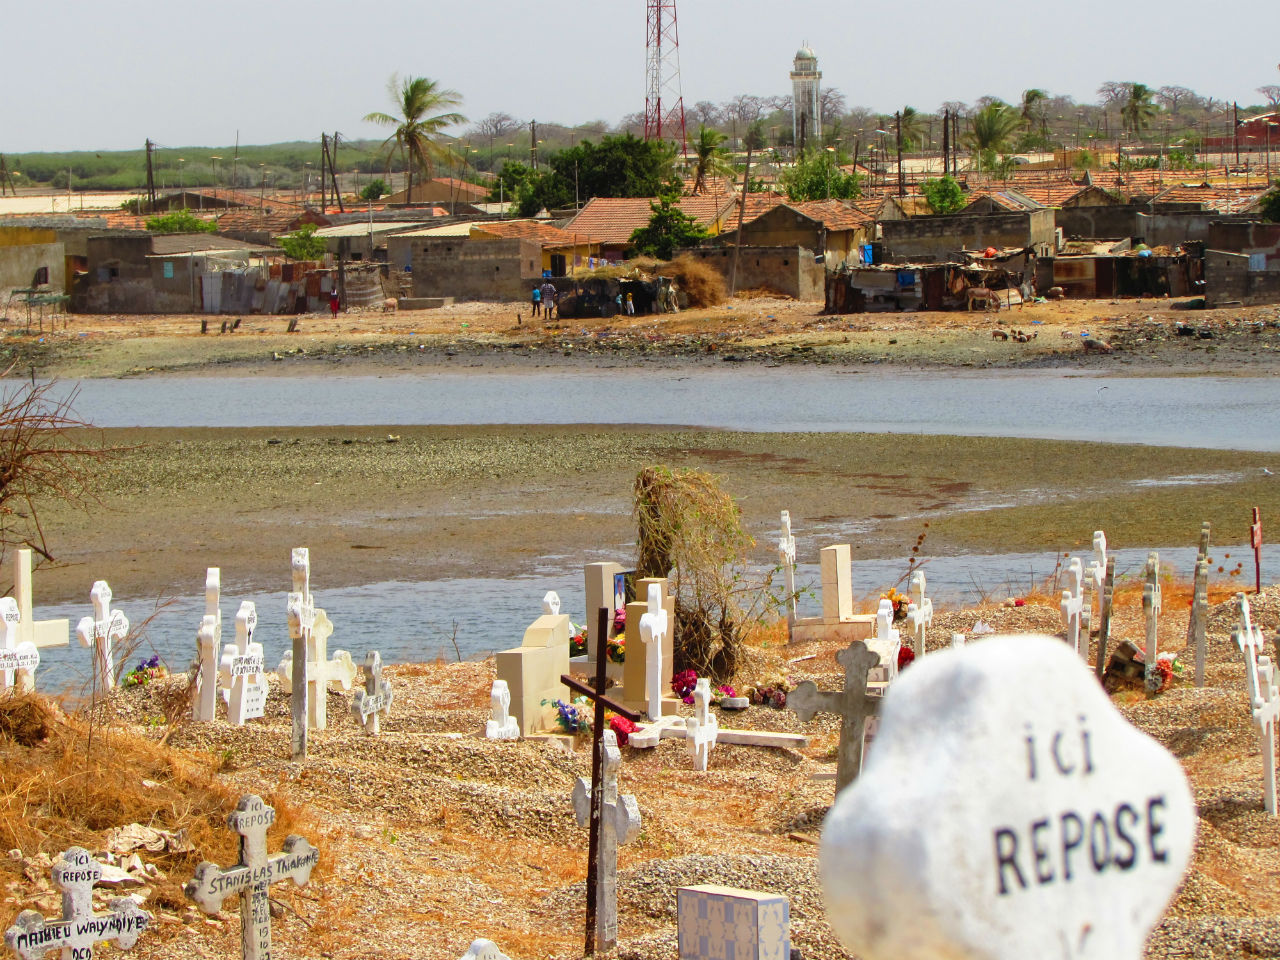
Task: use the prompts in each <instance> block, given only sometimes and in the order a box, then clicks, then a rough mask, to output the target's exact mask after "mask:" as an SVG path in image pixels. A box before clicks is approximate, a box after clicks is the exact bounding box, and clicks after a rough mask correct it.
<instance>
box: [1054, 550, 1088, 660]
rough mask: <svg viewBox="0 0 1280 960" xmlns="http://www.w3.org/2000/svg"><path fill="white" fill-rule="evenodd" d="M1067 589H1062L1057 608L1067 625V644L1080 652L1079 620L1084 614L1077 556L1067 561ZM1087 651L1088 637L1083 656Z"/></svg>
mask: <svg viewBox="0 0 1280 960" xmlns="http://www.w3.org/2000/svg"><path fill="white" fill-rule="evenodd" d="M1066 575H1067V589H1065V590H1063V591H1062V600H1061V601H1060V602H1059V603H1058V609H1059V610H1061V611H1062V622H1063V623H1065V624H1066V627H1067V646H1068V647H1070V648H1071V649H1072V650H1074V651H1075V652H1076V653H1077V654H1080V620H1081V617H1082V615H1083V614H1084V566H1083V564H1081V562H1080V558H1079V557H1072V558H1071V560H1070V561H1069V562H1068V563H1067V569H1066ZM1088 653H1089V639H1088V637H1086V638H1085V640H1084V656H1086V657H1087V656H1088Z"/></svg>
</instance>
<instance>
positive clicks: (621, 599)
mask: <svg viewBox="0 0 1280 960" xmlns="http://www.w3.org/2000/svg"><path fill="white" fill-rule="evenodd" d="M635 599H636V572H635V571H634V570H623V571H622V572H621V573H615V574H614V575H613V609H614V610H625V609H626V608H627V604H628V603H634V602H635Z"/></svg>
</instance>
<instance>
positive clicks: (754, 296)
mask: <svg viewBox="0 0 1280 960" xmlns="http://www.w3.org/2000/svg"><path fill="white" fill-rule="evenodd" d="M734 296H735V297H737V298H738V299H739V300H794V299H795V297H793V296H791V295H790V294H788V293H783V292H782V291H781V290H775V289H774V288H773V287H769V286H763V287H750V288H749V289H746V290H739V291H738V292H737V293H736V294H734Z"/></svg>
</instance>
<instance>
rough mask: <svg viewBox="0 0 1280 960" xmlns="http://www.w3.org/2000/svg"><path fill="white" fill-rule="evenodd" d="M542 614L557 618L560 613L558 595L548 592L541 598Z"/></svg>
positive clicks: (552, 591) (551, 591)
mask: <svg viewBox="0 0 1280 960" xmlns="http://www.w3.org/2000/svg"><path fill="white" fill-rule="evenodd" d="M542 612H543V613H546V614H550V615H551V616H553V617H554V616H557V615H558V614H559V613H560V594H558V593H556V592H555V591H554V590H548V591H547V592H546V593H545V594H543V597H542Z"/></svg>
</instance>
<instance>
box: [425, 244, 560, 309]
mask: <svg viewBox="0 0 1280 960" xmlns="http://www.w3.org/2000/svg"><path fill="white" fill-rule="evenodd" d="M410 262H411V263H412V264H413V295H414V296H415V297H454V298H455V299H458V300H520V301H524V300H526V299H528V296H529V290H530V289H531V285H532V283H533V281H534V280H536V279H537V278H538V277H541V276H542V268H541V264H542V246H541V244H539V243H537V242H535V241H531V240H486V241H483V242H478V243H477V242H475V241H472V240H468V239H465V238H454V237H441V238H436V237H415V238H413V241H412V243H411V244H410Z"/></svg>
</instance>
